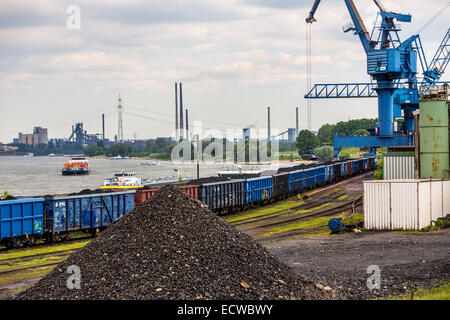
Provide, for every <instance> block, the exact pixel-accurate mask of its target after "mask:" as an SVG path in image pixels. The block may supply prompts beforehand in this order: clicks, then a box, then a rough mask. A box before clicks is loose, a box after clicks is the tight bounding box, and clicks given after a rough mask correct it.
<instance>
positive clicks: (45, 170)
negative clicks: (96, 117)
mask: <svg viewBox="0 0 450 320" xmlns="http://www.w3.org/2000/svg"><path fill="white" fill-rule="evenodd" d="M88 159H89V168H90V170H91V171H90V174H89V175H79V176H78V175H73V176H63V175H62V174H61V169H62V167H63V165H64V163H65V162H67V161H69V160H70V157H45V156H44V157H37V156H36V157H31V158H25V157H22V156H6V157H0V169H1V174H2V178H1V179H0V193H3V191H4V190H7V191H8V192H9V193H10V194H11V195H13V196H42V195H47V194H65V193H73V192H79V191H81V190H83V189H97V188H99V187H100V186H102V185H103V183H104V180H105V179H106V178H109V177H112V176H113V175H114V173H119V172H121V170H124V171H125V172H135V173H136V176H137V177H140V178H153V179H156V178H159V177H167V176H170V177H172V176H178V173H177V172H176V171H174V170H175V169H179V174H180V176H182V177H189V176H190V177H193V178H196V175H197V169H196V165H195V164H191V163H186V164H184V165H182V166H181V165H177V164H175V163H172V162H171V161H160V165H159V166H154V165H141V163H151V162H152V161H151V160H140V159H124V160H109V159H98V158H88ZM228 168H229V169H230V170H237V169H238V167H237V165H233V164H201V165H200V177H209V176H217V171H224V170H227V169H228ZM252 168H253V169H254V170H257V169H259V168H267V167H266V166H253V165H248V166H245V165H243V166H242V170H251V169H252Z"/></svg>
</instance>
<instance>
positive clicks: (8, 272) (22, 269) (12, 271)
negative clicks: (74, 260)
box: [0, 261, 61, 277]
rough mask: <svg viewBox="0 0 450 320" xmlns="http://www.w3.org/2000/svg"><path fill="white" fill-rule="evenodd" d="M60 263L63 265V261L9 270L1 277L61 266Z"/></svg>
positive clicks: (2, 272) (0, 273)
mask: <svg viewBox="0 0 450 320" xmlns="http://www.w3.org/2000/svg"><path fill="white" fill-rule="evenodd" d="M60 263H61V261H58V262H51V263H44V264H39V265H32V266H27V267H22V268H15V269H9V270H5V271H0V277H1V276H2V275H4V274H11V273H17V272H21V271H25V270H31V269H39V268H43V267H50V266H56V265H57V264H60Z"/></svg>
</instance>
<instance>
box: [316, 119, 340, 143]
mask: <svg viewBox="0 0 450 320" xmlns="http://www.w3.org/2000/svg"><path fill="white" fill-rule="evenodd" d="M335 130H336V125H334V124H328V123H327V124H324V125H323V126H322V127H321V128H320V129H319V132H318V133H317V137H318V138H319V141H320V144H321V145H333V138H334V133H335V132H336V131H335Z"/></svg>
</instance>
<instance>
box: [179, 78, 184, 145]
mask: <svg viewBox="0 0 450 320" xmlns="http://www.w3.org/2000/svg"><path fill="white" fill-rule="evenodd" d="M180 140H183V84H182V83H181V82H180Z"/></svg>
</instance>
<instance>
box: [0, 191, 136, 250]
mask: <svg viewBox="0 0 450 320" xmlns="http://www.w3.org/2000/svg"><path fill="white" fill-rule="evenodd" d="M134 194H135V191H122V192H113V193H97V194H89V195H73V196H49V197H45V198H24V199H17V200H10V201H0V235H1V238H0V240H1V243H2V244H3V245H5V246H6V247H8V248H15V247H18V246H20V245H21V244H24V245H29V244H30V245H32V244H35V243H36V241H37V240H39V239H42V240H45V241H47V242H53V241H55V240H61V239H65V238H68V237H69V236H70V233H71V232H73V231H87V232H91V233H95V231H96V230H97V229H104V228H105V227H107V226H108V225H109V224H111V223H112V222H114V221H116V220H118V219H119V218H120V217H122V216H123V215H124V214H126V213H128V212H130V211H131V210H133V209H134Z"/></svg>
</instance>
